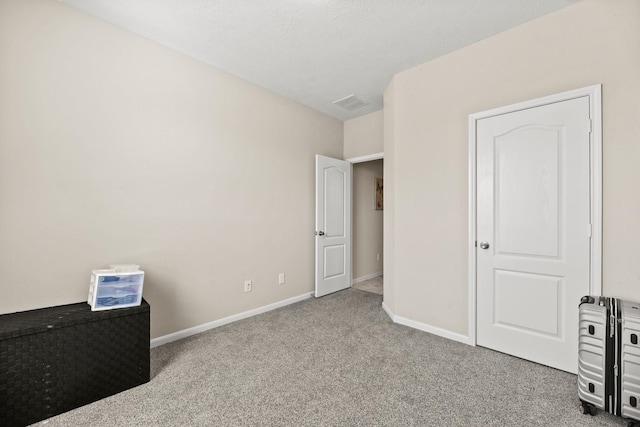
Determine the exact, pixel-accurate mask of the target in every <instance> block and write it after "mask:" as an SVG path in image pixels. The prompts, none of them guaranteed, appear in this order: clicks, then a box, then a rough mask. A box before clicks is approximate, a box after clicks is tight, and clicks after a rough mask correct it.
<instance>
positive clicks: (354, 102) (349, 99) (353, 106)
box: [333, 95, 369, 111]
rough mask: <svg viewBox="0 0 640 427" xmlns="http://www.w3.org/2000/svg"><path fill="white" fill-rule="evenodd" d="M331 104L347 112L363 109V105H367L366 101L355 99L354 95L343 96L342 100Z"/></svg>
mask: <svg viewBox="0 0 640 427" xmlns="http://www.w3.org/2000/svg"><path fill="white" fill-rule="evenodd" d="M333 103H334V104H336V105H338V106H340V107H342V108H344V109H345V110H348V111H353V110H357V109H358V108H361V107H364V106H365V105H369V103H368V102H367V101H365V100H363V99H360V98H357V97H356V96H355V95H349V96H345V97H344V98H342V99H338V100H337V101H333Z"/></svg>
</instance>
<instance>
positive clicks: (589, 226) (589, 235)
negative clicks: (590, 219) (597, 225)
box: [587, 224, 593, 237]
mask: <svg viewBox="0 0 640 427" xmlns="http://www.w3.org/2000/svg"><path fill="white" fill-rule="evenodd" d="M592 235H593V226H592V225H591V224H588V225H587V236H588V237H591V236H592Z"/></svg>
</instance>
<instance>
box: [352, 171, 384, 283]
mask: <svg viewBox="0 0 640 427" xmlns="http://www.w3.org/2000/svg"><path fill="white" fill-rule="evenodd" d="M382 167H383V161H382V160H374V161H370V162H364V163H355V164H354V165H353V261H352V275H353V278H354V279H359V278H363V277H370V276H373V275H379V274H382V263H383V253H382V250H383V245H382V231H383V230H382V215H383V211H381V210H379V211H378V210H375V209H374V208H375V188H374V184H375V179H376V178H382V177H383V175H382ZM378 255H379V258H380V259H378Z"/></svg>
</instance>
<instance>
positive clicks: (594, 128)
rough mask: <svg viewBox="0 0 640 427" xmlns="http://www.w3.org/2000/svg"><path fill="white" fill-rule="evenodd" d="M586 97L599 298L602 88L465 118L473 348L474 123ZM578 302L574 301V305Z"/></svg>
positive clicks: (593, 284) (593, 280)
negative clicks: (588, 115) (589, 125)
mask: <svg viewBox="0 0 640 427" xmlns="http://www.w3.org/2000/svg"><path fill="white" fill-rule="evenodd" d="M583 96H588V97H589V112H590V114H591V134H590V159H591V164H590V165H589V174H590V176H591V183H590V187H591V194H590V196H591V207H590V210H591V225H592V234H591V256H590V263H591V272H590V282H589V293H590V294H591V295H602V85H600V84H598V85H594V86H588V87H584V88H580V89H575V90H571V91H568V92H562V93H558V94H555V95H550V96H545V97H542V98H537V99H533V100H530V101H525V102H520V103H517V104H512V105H507V106H504V107H499V108H494V109H491V110H487V111H481V112H479V113H474V114H470V115H469V339H468V342H467V343H468V344H470V345H473V346H475V345H476V304H477V295H476V280H477V274H476V273H477V264H476V217H477V211H476V191H477V188H476V124H477V121H478V120H481V119H486V118H488V117H493V116H497V115H501V114H506V113H512V112H515V111H520V110H525V109H527V108H534V107H540V106H542V105H546V104H551V103H555V102H561V101H567V100H570V99H575V98H580V97H583ZM578 303H579V301H576V304H578Z"/></svg>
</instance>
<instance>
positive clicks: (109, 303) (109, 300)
mask: <svg viewBox="0 0 640 427" xmlns="http://www.w3.org/2000/svg"><path fill="white" fill-rule="evenodd" d="M143 283H144V271H140V270H138V271H128V272H121V271H116V270H115V269H111V270H94V271H93V272H92V273H91V283H90V284H89V297H88V298H87V303H88V304H89V305H90V306H91V310H92V311H98V310H110V309H113V308H124V307H135V306H138V305H140V303H141V301H142V285H143Z"/></svg>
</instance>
